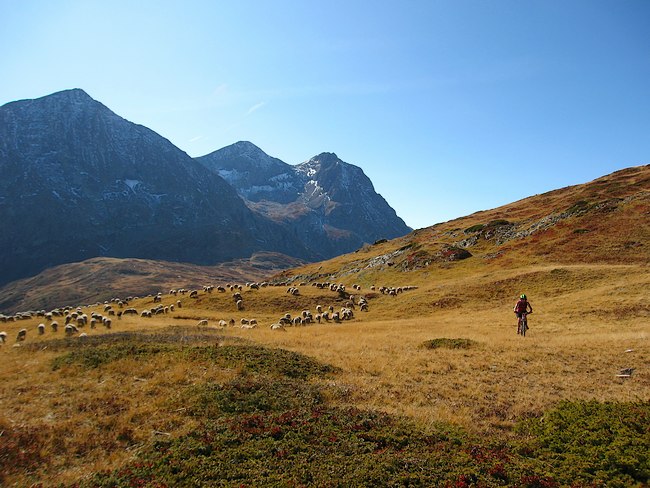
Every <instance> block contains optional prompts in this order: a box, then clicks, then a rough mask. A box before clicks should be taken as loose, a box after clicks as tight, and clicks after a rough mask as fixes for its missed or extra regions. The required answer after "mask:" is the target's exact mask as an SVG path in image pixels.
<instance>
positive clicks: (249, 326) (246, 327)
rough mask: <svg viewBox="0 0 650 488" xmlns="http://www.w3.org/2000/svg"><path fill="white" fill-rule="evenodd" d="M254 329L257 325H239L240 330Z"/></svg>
mask: <svg viewBox="0 0 650 488" xmlns="http://www.w3.org/2000/svg"><path fill="white" fill-rule="evenodd" d="M255 327H257V324H252V325H251V324H241V328H242V329H254V328H255Z"/></svg>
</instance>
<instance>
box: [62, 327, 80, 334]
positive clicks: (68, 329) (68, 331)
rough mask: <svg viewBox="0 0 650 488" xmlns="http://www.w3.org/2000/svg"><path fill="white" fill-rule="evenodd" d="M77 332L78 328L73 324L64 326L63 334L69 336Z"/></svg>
mask: <svg viewBox="0 0 650 488" xmlns="http://www.w3.org/2000/svg"><path fill="white" fill-rule="evenodd" d="M77 332H79V329H77V328H76V327H75V326H74V325H72V324H68V325H66V326H65V335H67V336H71V335H72V334H75V333H77Z"/></svg>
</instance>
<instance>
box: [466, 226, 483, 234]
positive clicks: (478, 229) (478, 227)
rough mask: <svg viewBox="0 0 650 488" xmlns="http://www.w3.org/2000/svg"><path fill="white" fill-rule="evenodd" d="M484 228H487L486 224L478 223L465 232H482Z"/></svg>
mask: <svg viewBox="0 0 650 488" xmlns="http://www.w3.org/2000/svg"><path fill="white" fill-rule="evenodd" d="M483 229H485V224H476V225H472V226H471V227H468V228H467V229H465V230H464V231H463V232H465V234H473V233H474V232H480V231H482V230H483Z"/></svg>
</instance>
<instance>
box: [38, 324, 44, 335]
mask: <svg viewBox="0 0 650 488" xmlns="http://www.w3.org/2000/svg"><path fill="white" fill-rule="evenodd" d="M37 329H38V335H43V334H45V324H38V327H37Z"/></svg>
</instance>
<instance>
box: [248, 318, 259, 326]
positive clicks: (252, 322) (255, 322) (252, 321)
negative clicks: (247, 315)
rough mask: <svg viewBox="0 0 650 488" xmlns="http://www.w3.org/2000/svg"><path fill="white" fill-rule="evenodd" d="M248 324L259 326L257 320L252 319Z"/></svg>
mask: <svg viewBox="0 0 650 488" xmlns="http://www.w3.org/2000/svg"><path fill="white" fill-rule="evenodd" d="M248 323H249V324H250V325H257V320H256V319H250V320H249V321H248Z"/></svg>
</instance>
